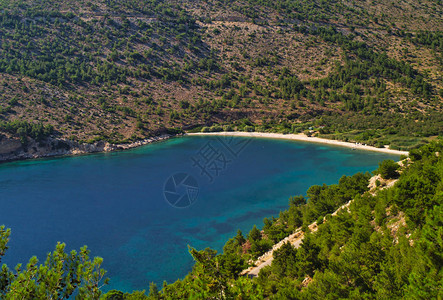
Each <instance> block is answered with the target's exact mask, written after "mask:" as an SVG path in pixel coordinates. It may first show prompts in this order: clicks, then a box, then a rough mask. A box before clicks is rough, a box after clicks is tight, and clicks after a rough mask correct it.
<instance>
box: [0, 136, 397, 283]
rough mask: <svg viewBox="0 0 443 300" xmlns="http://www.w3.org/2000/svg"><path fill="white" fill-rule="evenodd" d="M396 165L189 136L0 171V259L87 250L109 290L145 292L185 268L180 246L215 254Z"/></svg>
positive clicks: (330, 151) (315, 148) (293, 146)
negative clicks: (299, 201) (352, 179)
mask: <svg viewBox="0 0 443 300" xmlns="http://www.w3.org/2000/svg"><path fill="white" fill-rule="evenodd" d="M398 158H399V157H398V156H395V155H387V154H381V153H375V152H369V151H359V150H355V151H353V150H351V149H348V148H342V147H332V146H325V145H318V144H309V143H303V142H293V141H284V140H270V139H256V138H252V139H250V140H248V139H246V138H240V137H236V138H227V137H223V138H221V139H220V138H216V137H207V136H205V137H196V136H194V137H183V138H176V139H171V140H168V141H165V142H161V143H157V144H152V145H147V146H144V147H140V148H137V149H133V150H130V151H124V152H115V153H108V154H94V155H86V156H76V157H66V158H57V159H44V160H34V161H22V162H13V163H7V164H2V165H0V225H1V224H4V225H6V226H7V227H9V228H11V229H12V236H11V241H10V244H9V246H10V248H9V250H8V251H7V254H6V256H5V257H4V259H3V261H2V262H3V263H6V264H8V265H9V266H10V267H14V266H15V265H16V264H17V263H19V262H23V263H24V262H26V261H27V260H28V259H29V258H30V257H31V256H32V255H37V257H38V258H39V259H40V260H44V258H45V255H46V253H47V252H49V251H52V250H53V249H54V247H55V245H56V243H57V241H63V242H65V243H66V244H67V249H68V250H70V249H79V248H80V247H81V246H83V245H88V247H89V248H90V250H91V251H92V255H93V256H101V257H103V258H104V268H105V269H106V270H107V271H108V274H107V275H108V277H109V278H111V281H110V284H109V286H108V287H106V290H108V289H111V288H115V289H121V290H123V291H132V290H134V289H148V288H149V282H155V283H157V284H160V285H161V283H162V282H163V280H166V281H168V282H173V281H175V280H177V279H178V278H182V277H183V276H184V275H186V273H187V272H188V271H190V269H191V268H192V265H193V261H192V257H191V256H190V255H189V254H188V250H187V245H191V246H193V247H195V248H197V249H203V248H206V247H211V248H214V249H217V250H219V251H220V250H221V249H222V247H223V245H224V243H225V242H226V241H227V240H228V239H229V238H230V237H232V236H234V235H235V234H236V231H237V229H241V230H242V231H243V232H244V234H245V235H246V234H247V232H248V231H249V230H250V229H251V227H252V226H253V225H254V224H257V225H258V226H259V227H261V226H262V220H263V218H264V217H270V216H272V215H274V216H278V212H279V211H280V210H283V209H285V208H286V207H287V203H288V198H289V197H290V196H293V195H300V194H305V192H306V189H307V188H308V187H309V186H311V185H313V184H323V183H326V184H332V183H337V182H338V180H339V178H340V177H341V176H342V175H352V174H355V173H356V172H366V171H372V170H374V169H376V168H377V165H378V163H379V162H381V161H382V160H384V159H398ZM193 159H194V160H193ZM205 159H208V160H209V162H208V163H207V164H206V165H205V164H204V163H205V162H206V161H205ZM211 159H212V160H211ZM195 161H198V162H199V163H200V165H202V166H206V167H207V168H206V171H207V172H208V173H204V172H202V170H200V169H199V168H198V167H196V166H193V165H195V164H196V163H195ZM211 162H212V163H211ZM217 168H218V169H220V170H215V169H217ZM176 173H184V174H188V175H190V176H191V177H192V178H194V179H195V181H196V182H197V184H198V189H190V190H187V189H186V187H183V186H178V187H177V190H176V192H177V195H185V198H182V200H183V199H185V200H186V199H193V200H192V201H194V200H195V201H194V202H193V203H192V205H190V206H188V207H185V208H175V207H174V206H173V205H170V203H168V202H167V201H166V199H169V200H171V198H170V195H169V194H168V195H167V196H168V197H167V198H166V199H165V196H164V188H165V182H166V181H167V179H168V178H169V177H170V176H171V175H173V174H176ZM202 173H203V174H202ZM216 173H218V174H216ZM208 175H211V176H212V178H210V176H208ZM177 178H178V177H176V179H177ZM191 185H192V184H191ZM167 189H169V187H168V188H167ZM187 191H189V192H190V194H189V195H190V198H186V195H188V194H187ZM197 193H198V194H197ZM182 203H183V202H182ZM179 204H180V202H178V204H177V205H176V206H184V205H179Z"/></svg>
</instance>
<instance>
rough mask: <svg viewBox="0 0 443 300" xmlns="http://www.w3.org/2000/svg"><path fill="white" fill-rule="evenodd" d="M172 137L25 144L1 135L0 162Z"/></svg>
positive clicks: (102, 149)
mask: <svg viewBox="0 0 443 300" xmlns="http://www.w3.org/2000/svg"><path fill="white" fill-rule="evenodd" d="M170 137H172V135H170V134H162V135H159V136H155V137H150V138H146V139H143V140H139V141H136V142H132V143H127V144H111V143H108V142H105V141H98V142H95V143H91V144H86V143H84V144H81V143H78V142H75V141H72V140H69V139H62V138H47V139H46V140H44V141H40V142H37V141H35V140H33V139H30V138H28V141H27V143H26V145H24V144H23V143H22V142H21V141H20V139H19V138H16V137H7V136H5V135H0V163H2V162H7V161H14V160H24V159H35V158H43V157H55V156H66V155H79V154H87V153H98V152H111V151H119V150H127V149H131V148H136V147H140V146H143V145H147V144H151V143H154V142H159V141H163V140H166V139H169V138H170Z"/></svg>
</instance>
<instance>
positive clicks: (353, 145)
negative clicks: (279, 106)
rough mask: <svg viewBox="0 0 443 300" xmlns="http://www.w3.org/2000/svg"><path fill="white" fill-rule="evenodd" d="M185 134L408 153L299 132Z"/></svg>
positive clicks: (406, 153)
mask: <svg viewBox="0 0 443 300" xmlns="http://www.w3.org/2000/svg"><path fill="white" fill-rule="evenodd" d="M186 135H225V136H243V137H257V138H269V139H285V140H294V141H302V142H309V143H319V144H328V145H334V146H341V147H348V148H352V149H356V150H357V149H358V150H365V151H375V152H383V153H390V154H395V155H402V154H403V155H408V154H409V152H408V151H400V150H394V149H389V148H376V147H373V146H368V145H364V144H356V143H349V142H343V141H337V140H328V139H323V138H318V137H308V136H307V135H305V134H303V133H300V134H282V133H267V132H238V131H232V132H198V133H187V134H186Z"/></svg>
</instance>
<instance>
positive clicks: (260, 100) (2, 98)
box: [0, 0, 443, 149]
mask: <svg viewBox="0 0 443 300" xmlns="http://www.w3.org/2000/svg"><path fill="white" fill-rule="evenodd" d="M441 4H442V3H441V1H440V0H432V1H431V0H426V1H410V2H404V1H397V0H395V1H380V0H376V1H336V0H327V1H317V0H314V1H304V0H298V1H296V0H279V1H259V0H244V1H234V0H224V1H222V0H211V1H183V0H176V1H161V0H152V1H138V0H125V1H114V0H99V1H59V0H55V1H48V0H43V1H32V0H24V1H9V0H2V1H0V41H1V42H0V132H1V136H3V137H7V138H16V139H20V140H21V142H22V144H23V145H25V144H26V143H27V139H28V137H29V138H33V139H34V140H37V141H38V142H39V143H44V142H45V138H46V137H49V136H51V137H59V138H67V139H70V140H73V141H77V142H82V143H93V142H96V141H100V140H103V141H108V142H112V143H125V142H129V141H135V140H139V139H142V138H146V137H148V136H152V135H158V134H159V133H164V132H172V133H175V132H181V131H182V130H190V129H193V130H200V128H201V127H211V126H212V129H210V130H219V129H220V128H223V126H225V128H229V129H238V130H244V129H245V126H248V127H247V130H256V131H279V132H286V133H290V132H302V131H304V130H306V129H308V128H310V127H313V128H314V130H316V131H318V132H319V134H320V135H324V136H325V137H329V138H339V139H343V140H354V141H362V142H365V143H369V144H372V145H377V146H383V145H385V144H390V145H391V146H392V147H393V148H401V149H408V148H410V147H414V146H417V145H419V144H422V143H425V142H427V141H429V140H431V139H434V138H435V137H437V136H439V135H441V134H442V131H443V120H442V115H443V114H442V100H443V81H442V80H443V79H442V78H443V77H442V74H443V73H442V72H443V34H442V30H443V19H442V17H441V16H442V15H443V6H442V5H441ZM214 125H215V126H214ZM1 136H0V139H1Z"/></svg>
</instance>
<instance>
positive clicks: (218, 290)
mask: <svg viewBox="0 0 443 300" xmlns="http://www.w3.org/2000/svg"><path fill="white" fill-rule="evenodd" d="M442 151H443V144H442V143H441V142H440V143H431V144H429V145H426V146H423V147H421V148H420V149H415V150H412V151H411V153H410V158H408V159H404V160H403V161H402V162H401V166H400V165H399V164H397V163H395V162H393V161H384V162H383V163H381V164H380V167H379V169H378V170H377V172H376V173H378V176H377V177H374V178H375V179H376V180H375V181H372V183H371V184H370V185H369V187H368V179H369V177H370V175H369V174H356V175H354V176H348V177H347V176H343V177H342V178H341V179H340V181H339V183H338V184H334V185H330V186H326V185H316V186H312V187H310V188H309V189H308V191H307V193H306V198H305V197H303V196H294V197H291V198H290V199H289V208H288V209H287V210H286V211H282V212H281V213H280V216H279V217H278V218H273V219H264V224H263V227H262V230H260V229H258V228H257V227H256V226H254V227H253V228H252V229H251V231H250V232H249V233H248V234H247V235H246V236H245V235H243V234H242V232H240V231H239V232H238V233H237V235H236V236H235V237H233V238H232V239H230V240H229V241H227V243H226V244H225V246H224V249H223V253H217V252H216V251H215V250H211V249H205V250H196V249H193V248H190V254H191V255H192V256H193V257H194V260H195V265H194V267H193V270H192V271H191V272H190V273H189V274H188V275H187V276H186V277H185V278H184V279H183V280H178V281H177V282H175V283H172V284H167V283H166V282H165V283H164V285H163V287H162V289H160V288H159V287H157V286H156V285H155V284H151V285H150V287H149V291H148V292H147V291H137V292H133V293H131V294H125V293H123V292H120V291H115V290H113V291H110V292H108V293H106V294H103V293H102V292H101V287H102V286H103V285H105V284H106V283H107V281H106V279H105V271H103V270H102V269H101V264H102V259H100V258H94V259H90V258H89V256H88V254H89V252H88V250H87V249H86V247H85V248H82V249H81V250H80V252H78V253H77V252H75V251H72V252H71V253H69V254H67V253H65V249H64V248H65V246H64V245H63V244H59V245H57V247H56V250H55V251H54V252H53V253H50V254H49V255H48V258H47V260H46V261H45V262H44V263H43V264H41V265H39V262H38V261H37V259H36V258H32V259H31V260H30V261H29V263H28V264H27V265H26V266H25V265H19V266H18V267H17V268H16V269H15V270H12V269H10V268H8V267H7V266H5V265H4V266H3V267H2V270H1V272H0V296H1V297H2V299H3V298H4V299H18V296H19V295H20V298H23V299H63V297H64V298H67V297H70V296H72V295H78V297H80V298H79V299H99V298H100V297H101V298H102V299H118V300H120V299H338V298H341V299H345V298H352V299H440V298H441V297H442V296H443V290H442V288H441V287H442V286H443V269H442V266H443V231H442V230H443V209H442V205H443V159H442V154H441V153H442ZM345 203H349V205H348V206H347V207H345V208H343V209H341V210H339V211H338V213H336V214H335V213H334V214H331V213H332V212H334V211H335V210H336V209H337V208H339V207H341V206H342V205H343V204H345ZM315 220H316V222H317V227H318V229H317V230H316V231H315V232H310V230H309V228H308V224H311V223H312V222H313V221H315ZM299 227H300V229H301V231H302V232H303V233H304V238H303V242H302V243H301V245H300V246H299V247H294V246H292V245H291V244H289V243H286V244H284V245H283V246H282V247H281V248H279V249H278V250H276V251H274V260H273V262H272V264H271V265H270V266H267V267H265V268H263V269H262V270H261V271H260V273H259V275H258V277H256V278H253V279H250V278H248V277H243V276H239V274H240V272H241V271H242V270H243V269H245V268H247V267H248V265H249V264H250V261H251V259H254V258H256V257H258V256H260V255H261V254H263V253H264V252H265V251H267V250H268V249H270V248H271V247H272V245H274V243H276V242H277V241H279V240H281V239H283V238H284V237H286V236H288V235H289V234H290V233H292V232H294V230H296V229H297V228H299ZM13 236H14V235H13V234H12V236H11V231H10V230H8V229H5V228H3V227H0V262H1V258H2V256H4V255H5V253H6V250H7V245H8V241H9V238H14V237H13ZM147 289H148V287H147Z"/></svg>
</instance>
